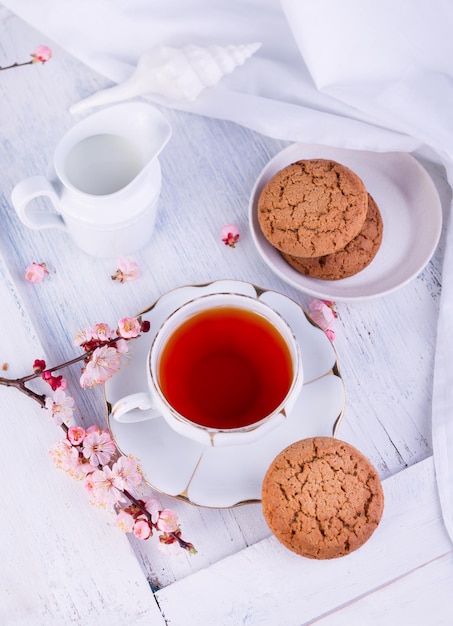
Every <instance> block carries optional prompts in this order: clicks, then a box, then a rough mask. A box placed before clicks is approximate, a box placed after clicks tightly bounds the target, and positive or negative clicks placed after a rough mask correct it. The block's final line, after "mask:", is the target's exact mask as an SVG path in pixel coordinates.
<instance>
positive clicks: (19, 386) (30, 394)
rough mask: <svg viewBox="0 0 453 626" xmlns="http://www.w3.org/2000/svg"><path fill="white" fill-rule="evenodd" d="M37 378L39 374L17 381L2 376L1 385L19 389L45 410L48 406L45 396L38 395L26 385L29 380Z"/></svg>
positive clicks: (17, 379) (0, 377)
mask: <svg viewBox="0 0 453 626" xmlns="http://www.w3.org/2000/svg"><path fill="white" fill-rule="evenodd" d="M37 376H39V374H36V375H35V374H34V375H33V376H28V377H24V378H16V379H13V378H4V377H3V376H0V385H4V386H5V387H14V388H15V389H18V390H19V391H20V392H21V393H24V394H25V395H27V396H28V397H30V398H32V399H33V400H36V402H38V404H40V405H41V407H42V408H44V406H45V404H46V396H45V394H39V393H36V392H35V391H33V390H32V389H29V388H28V387H26V386H25V384H24V383H25V382H26V381H27V380H31V379H32V378H36V377H37Z"/></svg>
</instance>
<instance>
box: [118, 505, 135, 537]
mask: <svg viewBox="0 0 453 626" xmlns="http://www.w3.org/2000/svg"><path fill="white" fill-rule="evenodd" d="M115 524H116V526H118V528H121V530H123V531H124V532H125V533H130V532H132V531H133V530H134V524H135V519H134V516H133V515H131V514H130V513H128V512H127V511H125V510H124V509H121V510H120V511H119V513H118V515H117V516H116V520H115Z"/></svg>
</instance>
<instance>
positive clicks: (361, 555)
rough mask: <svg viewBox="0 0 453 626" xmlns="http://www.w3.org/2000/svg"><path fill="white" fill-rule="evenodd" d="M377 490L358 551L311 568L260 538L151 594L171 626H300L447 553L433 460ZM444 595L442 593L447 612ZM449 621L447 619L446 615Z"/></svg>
mask: <svg viewBox="0 0 453 626" xmlns="http://www.w3.org/2000/svg"><path fill="white" fill-rule="evenodd" d="M383 486H384V493H385V511H384V514H383V517H382V520H381V524H380V525H379V527H378V529H377V530H376V531H375V533H374V534H373V535H372V537H371V538H370V540H369V541H368V542H367V543H366V544H365V545H364V546H362V548H361V549H359V550H357V551H356V552H353V553H351V554H349V555H348V556H346V557H343V558H341V559H334V560H330V561H312V560H310V559H301V558H300V557H298V556H297V555H295V554H293V553H292V552H290V551H289V550H287V549H286V548H284V547H283V546H282V545H281V544H280V543H279V542H278V541H277V540H276V539H275V538H274V537H270V538H267V539H264V540H263V541H261V542H258V543H256V544H254V545H253V546H251V547H249V548H247V549H246V550H242V551H241V552H239V553H238V554H235V555H233V556H230V557H228V558H227V559H225V560H223V561H221V562H219V563H217V564H216V565H213V566H211V567H210V568H209V569H206V570H202V571H201V572H198V573H197V574H194V575H193V576H192V577H189V578H186V579H184V580H182V581H179V582H177V583H174V584H173V585H171V586H169V587H166V588H165V589H162V590H160V591H159V592H157V594H156V596H157V599H158V602H159V606H160V607H161V608H163V613H164V616H165V618H166V619H168V621H169V623H171V624H172V625H173V626H182V625H183V624H184V626H192V625H193V626H196V625H198V624H208V623H212V624H222V625H224V626H228V625H231V626H236V625H237V624H247V625H249V624H250V626H252V625H254V624H261V625H263V626H264V625H266V626H273V625H274V624H285V626H299V625H300V624H306V623H310V622H312V621H313V620H315V619H316V618H319V617H320V616H322V615H326V614H328V613H330V612H331V611H334V610H335V609H336V608H337V607H338V606H342V605H344V604H347V603H350V602H353V601H354V600H356V599H357V598H360V597H361V596H363V595H364V594H370V593H372V592H373V591H374V590H376V589H379V588H380V587H382V586H384V585H388V584H389V583H391V582H393V581H395V580H396V579H399V578H400V577H402V576H405V575H406V574H407V573H408V572H412V571H413V570H415V569H416V568H418V567H420V566H424V565H425V563H427V562H430V561H433V560H434V559H436V558H438V557H441V556H443V555H445V554H448V553H450V552H451V544H450V539H449V537H448V535H447V532H446V531H445V529H444V527H443V525H442V523H441V512H440V505H439V500H438V498H437V493H436V488H435V477H434V467H433V461H432V457H431V458H428V459H426V460H425V461H421V462H420V463H417V464H416V465H414V466H412V467H411V468H409V469H407V470H405V471H403V472H401V473H400V474H397V475H395V476H391V477H390V478H387V479H386V480H385V481H384V483H383ZM257 564H259V567H257ZM207 590H209V591H207ZM450 592H451V590H450V589H448V588H447V587H444V588H443V600H444V601H445V602H447V606H448V604H449V598H450V595H449V594H450ZM207 595H209V601H207V600H206V596H207ZM438 597H439V596H438ZM449 615H450V618H453V611H451V610H450V613H449ZM382 617H384V616H383V615H382V614H381V615H380V618H382ZM389 617H391V616H389ZM361 618H362V619H363V614H362V616H361ZM321 623H326V624H328V623H329V619H328V618H324V619H323V620H321ZM340 623H344V622H340ZM366 623H368V618H367V621H366ZM381 623H382V622H381ZM406 623H410V622H406Z"/></svg>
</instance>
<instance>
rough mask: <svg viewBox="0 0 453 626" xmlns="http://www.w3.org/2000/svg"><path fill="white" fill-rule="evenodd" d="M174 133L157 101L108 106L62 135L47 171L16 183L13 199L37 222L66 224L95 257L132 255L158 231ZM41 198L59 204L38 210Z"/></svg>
mask: <svg viewBox="0 0 453 626" xmlns="http://www.w3.org/2000/svg"><path fill="white" fill-rule="evenodd" d="M170 136H171V127H170V125H169V123H168V121H167V120H166V119H165V117H164V116H163V115H162V114H161V113H160V111H159V110H158V109H156V108H155V107H153V106H151V105H149V104H146V103H142V102H133V103H125V104H119V105H116V106H112V107H109V108H107V109H104V110H100V111H98V112H97V113H94V114H93V115H90V116H89V117H87V118H85V119H83V120H81V121H80V122H78V123H77V124H76V125H75V126H73V127H72V128H71V129H70V130H69V131H68V132H67V133H66V134H65V135H64V136H63V137H62V139H61V140H60V141H59V143H58V145H57V147H56V148H55V152H54V156H53V160H52V163H51V164H50V166H49V168H48V172H47V176H42V175H40V176H32V177H30V178H27V179H25V180H23V181H21V182H20V183H18V184H17V185H16V186H15V187H14V189H13V191H12V195H11V201H12V204H13V206H14V208H15V210H16V211H17V214H18V216H19V218H20V219H21V220H22V222H23V223H24V224H25V225H26V226H28V227H29V228H32V229H35V230H41V229H44V228H58V229H62V230H65V231H67V233H68V234H69V235H70V236H71V238H72V239H73V241H74V242H75V243H76V244H77V246H79V248H81V249H82V250H84V251H85V252H87V253H88V254H90V255H93V256H96V257H113V256H118V255H127V254H131V253H133V252H135V251H137V250H139V249H140V248H142V247H143V246H144V245H145V244H146V243H147V241H149V239H150V237H151V234H152V232H153V228H154V222H155V217H156V210H157V201H158V198H159V194H160V188H161V182H162V176H161V169H160V164H159V160H158V158H157V157H158V155H159V153H160V152H161V150H162V149H163V148H164V147H165V145H166V144H167V142H168V140H169V139H170ZM39 196H46V197H47V198H48V199H49V200H50V202H51V204H52V205H53V207H52V208H53V209H54V210H52V208H50V207H49V208H48V210H46V211H43V210H39V211H38V210H36V207H34V206H33V203H32V202H31V201H32V200H33V199H35V198H37V197H39Z"/></svg>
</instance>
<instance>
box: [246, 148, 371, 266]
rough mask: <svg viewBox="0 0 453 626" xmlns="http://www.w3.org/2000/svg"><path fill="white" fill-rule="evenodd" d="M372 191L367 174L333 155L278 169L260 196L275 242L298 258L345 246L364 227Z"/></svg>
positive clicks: (265, 228)
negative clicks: (363, 176) (367, 185)
mask: <svg viewBox="0 0 453 626" xmlns="http://www.w3.org/2000/svg"><path fill="white" fill-rule="evenodd" d="M367 210H368V193H367V190H366V188H365V185H364V183H363V181H362V180H361V178H360V177H359V176H357V174H355V173H354V172H353V171H352V170H350V169H349V168H348V167H346V166H345V165H342V164H341V163H337V162H336V161H331V160H328V159H308V160H302V161H297V162H296V163H292V164H291V165H288V166H287V167H285V168H283V169H282V170H280V171H279V172H277V173H276V174H275V175H274V176H273V177H272V178H271V179H270V180H269V181H268V183H267V184H266V185H265V187H264V189H263V191H262V192H261V194H260V197H259V199H258V222H259V224H260V228H261V230H262V232H263V234H264V236H265V237H266V239H267V240H268V241H269V243H270V244H271V245H272V246H274V247H275V248H277V250H280V252H284V253H285V254H291V255H293V256H297V257H319V256H323V255H326V254H332V253H334V252H337V251H338V250H342V249H343V248H344V247H345V246H346V244H348V243H349V242H350V241H351V239H354V237H356V236H357V235H358V234H359V232H360V231H361V229H362V227H363V224H364V222H365V218H366V214H367Z"/></svg>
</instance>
